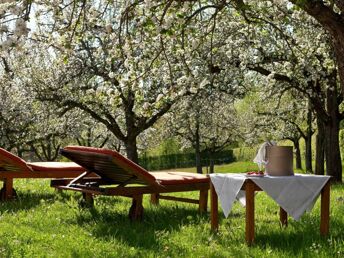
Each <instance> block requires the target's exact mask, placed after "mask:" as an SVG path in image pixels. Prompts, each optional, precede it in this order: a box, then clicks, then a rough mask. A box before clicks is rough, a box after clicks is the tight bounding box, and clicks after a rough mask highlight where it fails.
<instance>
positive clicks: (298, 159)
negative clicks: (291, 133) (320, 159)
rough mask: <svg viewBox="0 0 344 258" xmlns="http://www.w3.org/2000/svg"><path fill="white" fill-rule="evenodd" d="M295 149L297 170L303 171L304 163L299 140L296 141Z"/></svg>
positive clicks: (294, 141)
mask: <svg viewBox="0 0 344 258" xmlns="http://www.w3.org/2000/svg"><path fill="white" fill-rule="evenodd" d="M293 143H294V148H295V163H296V164H295V167H296V169H301V170H302V162H301V151H300V143H299V139H294V140H293Z"/></svg>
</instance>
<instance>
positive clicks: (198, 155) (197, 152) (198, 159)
mask: <svg viewBox="0 0 344 258" xmlns="http://www.w3.org/2000/svg"><path fill="white" fill-rule="evenodd" d="M195 156H196V169H197V173H198V174H202V173H203V172H202V163H201V148H200V143H199V138H198V140H196V143H195Z"/></svg>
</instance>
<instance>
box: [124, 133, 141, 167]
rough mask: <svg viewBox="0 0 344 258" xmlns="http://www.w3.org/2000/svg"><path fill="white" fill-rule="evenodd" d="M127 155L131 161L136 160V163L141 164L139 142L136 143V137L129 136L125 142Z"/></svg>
mask: <svg viewBox="0 0 344 258" xmlns="http://www.w3.org/2000/svg"><path fill="white" fill-rule="evenodd" d="M124 145H125V148H126V152H127V157H128V159H130V160H131V161H133V162H135V163H136V164H139V155H138V152H137V144H136V137H128V138H127V139H126V141H125V142H124Z"/></svg>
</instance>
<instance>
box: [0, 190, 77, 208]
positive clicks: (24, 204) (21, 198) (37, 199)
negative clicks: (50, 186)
mask: <svg viewBox="0 0 344 258" xmlns="http://www.w3.org/2000/svg"><path fill="white" fill-rule="evenodd" d="M70 198H71V196H70V195H69V194H67V193H65V192H57V191H55V192H44V191H42V192H32V191H23V192H22V191H17V197H16V198H15V199H13V200H9V201H2V202H0V213H1V212H5V211H6V212H17V211H21V210H30V209H33V208H35V207H37V206H39V205H41V204H42V202H45V203H46V202H51V203H53V202H55V201H56V200H61V201H68V200H69V199H70Z"/></svg>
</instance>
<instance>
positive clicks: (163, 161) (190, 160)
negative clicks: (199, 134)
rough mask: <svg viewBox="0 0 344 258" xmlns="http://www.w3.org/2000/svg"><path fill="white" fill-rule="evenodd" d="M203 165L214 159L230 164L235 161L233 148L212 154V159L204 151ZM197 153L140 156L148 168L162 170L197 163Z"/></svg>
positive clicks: (219, 162)
mask: <svg viewBox="0 0 344 258" xmlns="http://www.w3.org/2000/svg"><path fill="white" fill-rule="evenodd" d="M201 157H202V166H209V164H210V161H211V160H213V161H214V164H215V165H220V164H228V163H231V162H233V161H235V158H234V155H233V150H224V151H221V152H218V153H216V154H215V155H212V157H211V159H210V158H209V157H210V155H209V154H208V153H203V154H202V155H201ZM195 160H196V157H195V153H183V154H169V155H160V156H150V157H147V156H143V157H140V159H139V163H140V165H141V166H142V167H144V168H146V169H147V170H161V169H171V168H187V167H194V166H195V165H196V162H195Z"/></svg>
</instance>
